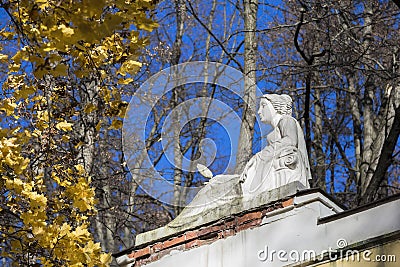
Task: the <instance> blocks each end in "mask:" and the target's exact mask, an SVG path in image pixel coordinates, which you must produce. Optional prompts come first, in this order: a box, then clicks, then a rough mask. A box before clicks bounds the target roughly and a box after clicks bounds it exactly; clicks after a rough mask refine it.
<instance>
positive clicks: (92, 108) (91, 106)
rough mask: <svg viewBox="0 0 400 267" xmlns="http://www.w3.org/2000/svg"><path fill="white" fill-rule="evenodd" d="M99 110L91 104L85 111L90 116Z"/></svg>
mask: <svg viewBox="0 0 400 267" xmlns="http://www.w3.org/2000/svg"><path fill="white" fill-rule="evenodd" d="M96 109H97V107H96V106H95V105H93V104H92V103H89V104H87V105H86V106H85V109H84V110H83V111H84V112H85V113H86V114H89V113H91V112H93V111H95V110H96Z"/></svg>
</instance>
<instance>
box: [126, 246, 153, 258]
mask: <svg viewBox="0 0 400 267" xmlns="http://www.w3.org/2000/svg"><path fill="white" fill-rule="evenodd" d="M131 255H132V254H131ZM148 255H150V247H145V248H142V249H139V250H137V251H135V253H134V254H133V258H135V259H137V258H141V257H145V256H148Z"/></svg>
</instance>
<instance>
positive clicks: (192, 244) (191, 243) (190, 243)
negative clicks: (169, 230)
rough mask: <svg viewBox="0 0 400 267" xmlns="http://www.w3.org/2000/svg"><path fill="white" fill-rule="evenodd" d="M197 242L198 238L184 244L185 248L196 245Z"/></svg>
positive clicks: (197, 244)
mask: <svg viewBox="0 0 400 267" xmlns="http://www.w3.org/2000/svg"><path fill="white" fill-rule="evenodd" d="M199 243H200V242H199V240H198V239H195V240H192V241H190V242H188V243H186V244H185V249H191V248H193V247H197V246H199Z"/></svg>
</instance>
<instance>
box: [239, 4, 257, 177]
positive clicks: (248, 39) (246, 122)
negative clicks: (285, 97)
mask: <svg viewBox="0 0 400 267" xmlns="http://www.w3.org/2000/svg"><path fill="white" fill-rule="evenodd" d="M243 5H244V30H245V36H244V72H245V73H244V74H245V80H244V90H245V91H244V97H243V100H244V106H243V115H242V124H241V127H240V137H239V144H238V152H237V155H236V168H235V172H236V173H241V172H242V171H243V169H244V166H245V165H246V163H247V162H248V161H249V159H250V158H251V156H252V147H253V145H252V144H253V134H254V123H255V118H256V117H255V110H256V53H257V40H256V28H257V10H258V1H257V0H243Z"/></svg>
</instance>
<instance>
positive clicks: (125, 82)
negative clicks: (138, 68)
mask: <svg viewBox="0 0 400 267" xmlns="http://www.w3.org/2000/svg"><path fill="white" fill-rule="evenodd" d="M131 82H133V79H132V78H126V79H123V78H121V79H119V80H118V84H122V85H126V84H129V83H131Z"/></svg>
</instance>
